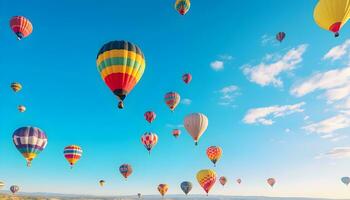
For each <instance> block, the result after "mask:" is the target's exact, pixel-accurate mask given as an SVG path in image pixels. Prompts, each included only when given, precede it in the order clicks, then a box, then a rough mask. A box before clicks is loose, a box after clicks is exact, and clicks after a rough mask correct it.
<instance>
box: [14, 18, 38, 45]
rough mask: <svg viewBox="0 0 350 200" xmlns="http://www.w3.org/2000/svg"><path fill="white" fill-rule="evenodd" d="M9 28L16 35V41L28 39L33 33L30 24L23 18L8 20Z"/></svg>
mask: <svg viewBox="0 0 350 200" xmlns="http://www.w3.org/2000/svg"><path fill="white" fill-rule="evenodd" d="M10 27H11V29H12V31H13V32H14V33H15V34H16V36H17V39H18V40H21V39H22V38H25V37H28V36H29V35H30V34H31V33H32V31H33V25H32V23H31V22H30V21H29V19H27V18H25V17H23V16H14V17H12V18H11V20H10Z"/></svg>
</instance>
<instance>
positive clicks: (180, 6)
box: [175, 0, 191, 15]
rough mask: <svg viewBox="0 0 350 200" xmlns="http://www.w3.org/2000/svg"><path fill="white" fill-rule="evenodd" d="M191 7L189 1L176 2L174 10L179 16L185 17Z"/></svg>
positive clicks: (179, 0) (180, 0) (178, 0)
mask: <svg viewBox="0 0 350 200" xmlns="http://www.w3.org/2000/svg"><path fill="white" fill-rule="evenodd" d="M190 7H191V2H190V0H176V2H175V10H177V12H179V13H180V15H185V14H186V13H187V12H188V10H189V9H190Z"/></svg>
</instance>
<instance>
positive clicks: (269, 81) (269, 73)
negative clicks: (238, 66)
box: [243, 44, 308, 87]
mask: <svg viewBox="0 0 350 200" xmlns="http://www.w3.org/2000/svg"><path fill="white" fill-rule="evenodd" d="M307 46H308V45H306V44H302V45H299V46H298V47H296V48H293V49H291V50H289V51H288V52H287V53H286V54H285V55H283V56H282V57H281V58H280V59H278V60H276V61H273V62H272V63H266V62H265V61H263V62H261V63H260V64H258V65H255V66H251V65H245V66H243V73H244V74H245V75H246V76H247V77H248V79H249V80H250V81H251V82H254V83H257V84H259V85H261V86H267V85H273V86H278V87H280V86H282V85H283V82H282V80H281V78H280V77H279V75H280V74H281V73H282V72H286V71H292V70H293V69H294V68H295V67H296V66H297V65H298V64H299V63H301V62H302V60H303V59H302V56H303V54H304V53H305V51H306V49H307ZM263 60H264V59H263Z"/></svg>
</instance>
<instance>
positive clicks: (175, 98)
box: [164, 92, 181, 111]
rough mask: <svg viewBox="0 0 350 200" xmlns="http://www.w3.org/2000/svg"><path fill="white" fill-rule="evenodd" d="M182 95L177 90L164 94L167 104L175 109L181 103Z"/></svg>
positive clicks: (171, 108) (172, 109)
mask: <svg viewBox="0 0 350 200" xmlns="http://www.w3.org/2000/svg"><path fill="white" fill-rule="evenodd" d="M180 99H181V98H180V95H179V94H178V93H177V92H168V93H166V94H165V96H164V101H165V104H166V105H167V106H168V107H169V108H170V110H171V111H174V110H175V108H176V106H177V105H178V104H179V103H180Z"/></svg>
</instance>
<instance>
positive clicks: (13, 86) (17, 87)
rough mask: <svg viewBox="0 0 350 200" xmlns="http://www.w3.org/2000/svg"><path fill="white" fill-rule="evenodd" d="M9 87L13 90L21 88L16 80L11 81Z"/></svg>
mask: <svg viewBox="0 0 350 200" xmlns="http://www.w3.org/2000/svg"><path fill="white" fill-rule="evenodd" d="M11 88H12V90H13V91H14V92H19V91H20V90H21V89H22V85H21V84H20V83H18V82H13V83H11Z"/></svg>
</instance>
